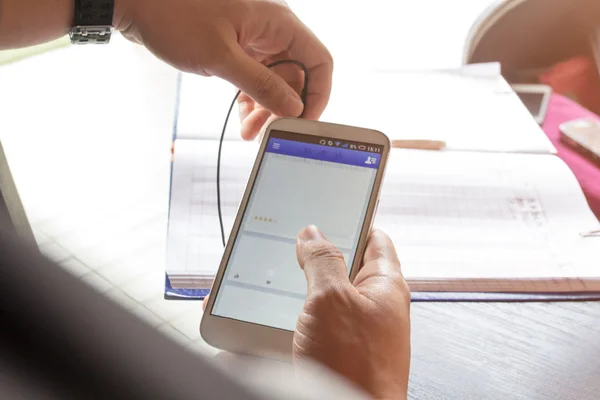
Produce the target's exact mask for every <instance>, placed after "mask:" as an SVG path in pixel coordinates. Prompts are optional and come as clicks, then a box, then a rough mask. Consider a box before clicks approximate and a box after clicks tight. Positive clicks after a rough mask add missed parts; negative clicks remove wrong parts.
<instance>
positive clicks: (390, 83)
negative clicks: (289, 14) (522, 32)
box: [177, 64, 556, 153]
mask: <svg viewBox="0 0 600 400" xmlns="http://www.w3.org/2000/svg"><path fill="white" fill-rule="evenodd" d="M235 93H236V89H235V88H234V87H232V86H231V85H229V84H228V83H225V82H223V81H220V80H218V79H206V78H199V77H196V76H191V75H184V76H183V79H182V85H181V98H180V107H179V120H178V132H177V136H178V137H179V138H205V139H206V138H213V139H216V138H218V137H219V135H220V133H221V130H222V128H223V123H224V120H225V116H226V113H227V108H228V107H229V104H230V103H231V100H232V98H233V96H234V95H235ZM216 104H220V105H221V106H220V107H219V108H217V109H215V105H216ZM215 111H216V112H215ZM232 114H233V115H232V116H231V118H230V120H229V124H228V126H227V134H226V135H227V138H228V139H232V140H240V138H239V131H240V122H239V118H238V116H237V111H236V112H233V113H232ZM321 120H322V121H327V122H334V123H339V124H345V125H355V126H360V127H365V128H370V129H377V130H380V131H382V132H384V133H385V134H386V135H388V136H389V137H390V138H391V139H430V140H441V141H445V142H446V144H447V147H448V148H449V149H453V150H469V151H473V150H474V151H490V152H525V153H554V152H555V151H556V150H555V148H554V147H553V146H552V144H551V142H550V140H549V139H548V138H547V137H546V135H545V134H544V132H543V131H542V129H541V128H540V126H538V125H537V123H536V122H535V120H534V119H533V118H532V116H531V115H530V113H529V111H528V110H527V108H526V107H525V106H524V105H523V103H522V102H521V101H520V100H519V98H518V96H517V95H516V94H515V93H514V92H513V91H512V89H511V88H510V86H509V85H508V84H507V83H506V81H505V80H504V79H503V78H502V77H501V76H500V74H499V70H498V65H497V64H482V65H470V66H466V67H464V68H461V69H454V70H440V71H405V72H398V71H386V70H377V69H374V68H370V69H349V68H348V67H340V68H336V70H335V71H334V77H333V88H332V92H331V97H330V100H329V103H328V106H327V108H326V109H325V111H324V113H323V114H322V116H321Z"/></svg>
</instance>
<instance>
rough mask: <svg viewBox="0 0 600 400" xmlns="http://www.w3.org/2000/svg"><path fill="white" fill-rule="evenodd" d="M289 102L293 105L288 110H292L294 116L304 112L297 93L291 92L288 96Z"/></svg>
mask: <svg viewBox="0 0 600 400" xmlns="http://www.w3.org/2000/svg"><path fill="white" fill-rule="evenodd" d="M289 101H290V103H291V104H292V105H293V106H291V107H290V109H291V108H293V110H294V112H295V114H298V115H300V114H301V113H302V110H304V103H302V99H301V98H300V96H299V95H298V93H296V92H291V93H290V96H289Z"/></svg>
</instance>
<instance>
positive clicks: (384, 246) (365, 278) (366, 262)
mask: <svg viewBox="0 0 600 400" xmlns="http://www.w3.org/2000/svg"><path fill="white" fill-rule="evenodd" d="M353 284H354V286H355V287H356V288H357V289H358V290H359V292H361V293H363V294H369V295H377V294H378V293H383V292H385V289H388V288H390V287H395V288H396V289H399V290H400V291H401V292H403V293H409V289H408V285H407V284H406V282H405V281H404V277H403V276H402V270H401V268H400V260H399V259H398V254H397V253H396V248H395V247H394V244H393V243H392V241H391V239H390V238H389V236H388V235H386V234H385V233H383V232H382V231H379V230H373V231H372V232H371V234H370V235H369V239H368V242H367V248H366V250H365V254H364V255H363V267H362V268H361V270H360V271H359V272H358V274H357V275H356V278H355V279H354V282H353ZM390 285H392V286H390Z"/></svg>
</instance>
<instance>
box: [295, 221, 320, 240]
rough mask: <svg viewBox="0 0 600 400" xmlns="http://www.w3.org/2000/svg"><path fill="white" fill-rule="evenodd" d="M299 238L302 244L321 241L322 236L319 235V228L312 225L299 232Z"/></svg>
mask: <svg viewBox="0 0 600 400" xmlns="http://www.w3.org/2000/svg"><path fill="white" fill-rule="evenodd" d="M299 236H300V240H302V241H304V242H309V241H312V240H320V239H323V235H322V234H321V231H320V230H319V228H317V227H316V226H314V225H309V226H307V227H306V228H304V229H303V230H302V231H301V232H300V235H299Z"/></svg>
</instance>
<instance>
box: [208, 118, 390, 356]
mask: <svg viewBox="0 0 600 400" xmlns="http://www.w3.org/2000/svg"><path fill="white" fill-rule="evenodd" d="M390 147H391V145H390V140H389V139H388V137H387V136H386V135H385V134H383V133H381V132H379V131H375V130H370V129H364V128H358V127H352V126H344V125H337V124H331V123H325V122H317V121H308V120H303V119H295V118H291V119H288V118H282V119H278V120H275V121H273V122H272V123H271V124H269V125H268V127H267V128H266V130H265V134H264V136H263V139H262V141H261V145H260V148H259V151H258V155H257V158H256V161H255V164H254V167H253V169H252V171H251V173H250V177H249V180H248V184H247V187H246V190H245V193H244V195H243V197H242V200H241V202H240V206H239V209H238V213H237V216H236V219H235V222H234V224H233V228H232V231H231V234H230V236H229V240H228V242H227V246H226V248H225V252H224V254H223V258H222V261H221V264H220V266H219V270H218V272H217V274H216V277H215V281H214V283H213V286H212V289H211V295H210V297H209V300H208V303H207V306H206V309H205V311H204V314H203V317H202V321H201V323H200V333H201V335H202V338H203V339H204V340H205V341H206V342H207V343H208V344H210V345H211V346H213V347H216V348H219V349H222V350H228V351H232V352H237V353H247V354H253V355H258V356H264V357H269V358H276V359H288V358H289V357H290V356H291V352H292V338H293V333H294V330H295V328H296V320H297V319H298V316H299V315H300V312H301V311H302V308H303V306H304V300H305V297H306V278H305V276H304V272H303V271H302V269H301V268H300V266H299V264H298V261H297V258H296V237H297V235H298V233H300V231H301V230H302V229H303V228H304V227H306V226H308V225H310V224H313V225H316V226H317V227H319V229H320V230H321V231H322V232H323V234H324V235H325V236H326V237H327V239H328V240H330V241H331V242H332V243H334V244H335V245H336V246H337V247H338V248H339V249H340V250H341V252H342V253H343V255H344V259H345V261H346V265H347V268H348V275H349V278H350V279H351V280H353V279H354V276H355V275H356V273H357V272H358V269H359V265H360V263H361V261H362V255H363V252H364V250H365V247H366V242H367V238H368V234H369V231H370V229H371V225H372V222H373V218H374V215H375V212H376V208H377V204H378V199H379V193H380V189H381V183H382V180H383V176H384V173H385V167H386V164H387V159H388V155H389V151H390Z"/></svg>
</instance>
